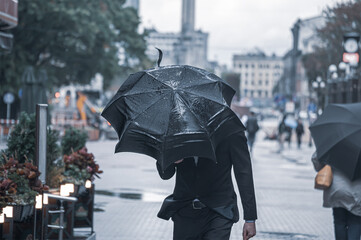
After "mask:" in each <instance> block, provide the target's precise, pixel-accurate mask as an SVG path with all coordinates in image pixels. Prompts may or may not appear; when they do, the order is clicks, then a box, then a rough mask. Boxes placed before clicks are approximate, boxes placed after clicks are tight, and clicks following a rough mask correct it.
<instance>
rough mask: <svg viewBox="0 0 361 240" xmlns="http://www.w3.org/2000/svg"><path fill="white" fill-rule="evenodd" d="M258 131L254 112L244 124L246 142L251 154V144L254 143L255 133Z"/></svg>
mask: <svg viewBox="0 0 361 240" xmlns="http://www.w3.org/2000/svg"><path fill="white" fill-rule="evenodd" d="M258 130H259V125H258V120H257V117H256V114H255V113H254V112H251V113H250V116H249V117H248V119H247V122H246V131H247V140H248V146H249V151H250V152H251V153H252V150H253V144H254V142H255V141H256V133H257V131H258Z"/></svg>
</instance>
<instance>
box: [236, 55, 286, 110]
mask: <svg viewBox="0 0 361 240" xmlns="http://www.w3.org/2000/svg"><path fill="white" fill-rule="evenodd" d="M283 66H284V64H283V60H282V58H281V57H277V56H276V55H272V56H267V55H266V54H265V53H264V52H263V51H261V50H259V49H255V51H253V52H250V53H247V54H240V55H239V54H235V55H233V68H234V72H236V73H239V74H240V95H241V98H249V99H251V100H252V102H253V104H254V105H258V107H266V106H268V107H270V106H271V104H272V99H273V95H272V91H273V88H274V86H275V84H277V82H278V80H279V79H280V77H281V76H282V74H283Z"/></svg>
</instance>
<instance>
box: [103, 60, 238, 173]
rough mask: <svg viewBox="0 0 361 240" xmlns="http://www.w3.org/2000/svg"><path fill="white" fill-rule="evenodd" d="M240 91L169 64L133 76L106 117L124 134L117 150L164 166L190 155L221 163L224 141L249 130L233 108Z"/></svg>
mask: <svg viewBox="0 0 361 240" xmlns="http://www.w3.org/2000/svg"><path fill="white" fill-rule="evenodd" d="M234 93H235V91H234V90H233V89H232V88H231V87H230V86H229V85H228V84H227V83H225V82H224V81H223V80H222V79H220V78H219V77H217V76H216V75H214V74H212V73H209V72H207V71H205V70H202V69H199V68H195V67H191V66H179V65H176V66H166V67H159V68H155V69H150V70H145V71H141V72H138V73H135V74H132V75H130V76H129V78H128V79H127V80H126V81H125V82H124V84H123V85H122V86H121V87H120V89H119V90H118V92H117V93H116V95H115V96H114V97H113V99H112V100H111V101H110V102H109V103H108V104H107V106H106V107H105V109H104V111H103V113H102V116H103V117H104V118H105V119H107V120H108V121H109V122H110V123H111V125H112V126H113V127H114V129H115V130H116V132H117V133H118V136H119V142H118V144H117V145H116V149H115V152H136V153H143V154H146V155H149V156H151V157H153V158H155V159H157V160H158V161H159V163H160V164H161V166H162V168H163V169H165V168H167V167H168V166H169V165H170V164H172V163H173V162H175V161H177V160H179V159H181V158H184V157H189V156H200V157H206V158H210V159H213V160H214V161H216V157H215V149H216V147H217V145H218V143H219V142H220V141H222V139H224V138H225V137H227V136H228V135H230V134H232V133H233V132H235V131H239V130H243V129H244V127H243V125H242V123H241V122H240V120H239V119H238V117H237V116H236V115H235V114H234V112H233V111H232V110H231V109H230V108H229V105H230V103H231V100H232V97H233V95H234Z"/></svg>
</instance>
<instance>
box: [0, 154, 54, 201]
mask: <svg viewBox="0 0 361 240" xmlns="http://www.w3.org/2000/svg"><path fill="white" fill-rule="evenodd" d="M5 160H6V163H5V164H3V165H2V166H0V204H1V205H7V204H12V205H28V204H34V203H35V196H36V195H37V194H38V193H40V194H41V193H43V191H44V190H48V189H49V187H48V186H46V185H43V184H42V183H41V181H40V180H39V178H38V177H39V175H40V172H39V170H38V168H37V167H36V166H34V165H33V164H32V163H31V162H28V161H27V162H25V163H19V161H17V160H16V159H14V158H13V157H11V158H9V159H7V158H5Z"/></svg>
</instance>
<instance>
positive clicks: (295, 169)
mask: <svg viewBox="0 0 361 240" xmlns="http://www.w3.org/2000/svg"><path fill="white" fill-rule="evenodd" d="M260 125H261V126H263V129H265V128H270V127H276V125H277V122H276V121H266V122H262V123H261V124H260ZM264 136H265V133H264V132H263V131H262V129H261V130H260V131H259V133H258V135H257V140H256V143H255V148H254V153H253V156H252V161H253V168H254V180H255V189H256V195H257V206H258V220H257V225H256V227H257V236H256V237H254V239H324V240H329V239H333V226H332V211H331V209H325V208H323V207H322V191H319V190H315V189H314V188H313V184H314V182H313V181H314V177H315V175H316V174H315V171H314V170H313V166H312V164H311V155H312V153H313V151H314V147H311V148H310V147H308V142H307V141H306V142H304V145H303V146H302V149H301V150H298V149H297V147H296V143H295V142H293V143H292V145H291V148H288V146H287V145H285V150H284V151H283V153H282V154H279V153H277V150H278V144H277V142H276V141H269V140H264ZM306 137H307V136H305V139H306ZM115 144H116V141H109V140H103V141H96V142H88V143H87V147H88V150H89V152H92V153H93V154H94V155H95V158H96V161H97V162H98V163H99V165H100V167H101V169H102V170H104V173H103V174H102V176H101V177H102V178H101V179H96V180H95V187H96V196H95V198H96V199H95V202H96V204H95V208H96V212H95V223H94V224H95V231H96V235H97V239H100V240H103V239H104V240H105V239H120V240H143V239H144V240H145V239H152V240H153V239H154V240H161V239H164V240H169V239H172V221H164V220H161V219H159V218H157V216H156V215H157V212H158V210H159V208H160V206H161V202H162V200H163V198H164V197H166V196H167V195H168V194H170V193H171V192H172V189H173V185H174V179H173V178H172V179H171V180H168V181H164V180H162V179H161V178H160V177H159V176H158V173H157V171H156V167H155V161H154V160H153V159H151V158H149V157H147V156H143V155H138V154H133V153H117V154H114V148H115ZM239 205H240V203H239ZM240 206H241V205H240ZM240 209H241V208H240ZM241 216H242V213H241ZM242 224H243V221H240V222H238V223H237V224H236V225H234V227H233V230H232V237H231V239H232V240H236V239H242V237H241V236H242Z"/></svg>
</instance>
